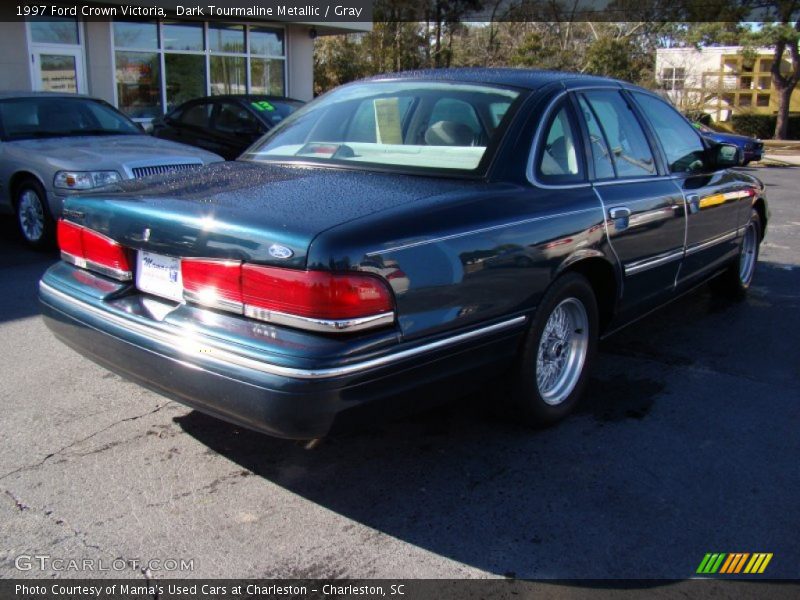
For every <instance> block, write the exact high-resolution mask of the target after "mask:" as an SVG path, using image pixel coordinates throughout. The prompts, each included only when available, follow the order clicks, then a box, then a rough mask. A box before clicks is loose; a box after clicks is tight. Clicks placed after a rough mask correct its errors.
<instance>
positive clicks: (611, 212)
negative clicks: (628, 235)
mask: <svg viewBox="0 0 800 600" xmlns="http://www.w3.org/2000/svg"><path fill="white" fill-rule="evenodd" d="M608 216H609V217H610V218H611V220H612V221H614V230H615V231H622V230H623V229H627V228H628V225H630V216H631V209H630V208H628V207H627V206H612V207H611V208H609V209H608Z"/></svg>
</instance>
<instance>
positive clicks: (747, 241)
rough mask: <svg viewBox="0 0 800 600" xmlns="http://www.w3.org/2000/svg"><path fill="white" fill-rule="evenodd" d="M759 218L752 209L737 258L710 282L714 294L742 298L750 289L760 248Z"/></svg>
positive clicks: (756, 212) (760, 229) (760, 230)
mask: <svg viewBox="0 0 800 600" xmlns="http://www.w3.org/2000/svg"><path fill="white" fill-rule="evenodd" d="M762 231H763V230H762V228H761V216H760V215H759V214H758V211H757V210H755V209H753V210H752V211H751V212H750V221H749V222H748V223H747V226H746V227H745V229H744V235H743V236H742V242H741V244H740V245H739V258H738V260H737V261H736V262H735V263H732V264H731V265H730V266H729V267H728V269H727V270H726V271H725V272H724V273H722V274H721V275H720V276H719V277H717V278H716V279H715V280H713V281H712V287H713V289H714V291H715V292H717V293H719V294H722V295H725V296H728V297H734V298H743V297H744V296H745V294H747V290H749V289H750V285H751V284H752V282H753V276H754V275H755V271H756V264H757V263H758V252H759V248H760V247H761V232H762Z"/></svg>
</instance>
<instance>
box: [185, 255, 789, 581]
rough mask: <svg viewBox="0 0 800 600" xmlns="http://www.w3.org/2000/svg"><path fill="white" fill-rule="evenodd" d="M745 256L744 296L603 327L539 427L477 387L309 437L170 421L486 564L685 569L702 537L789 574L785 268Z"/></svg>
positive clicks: (613, 570) (282, 476)
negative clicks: (583, 384) (608, 333)
mask: <svg viewBox="0 0 800 600" xmlns="http://www.w3.org/2000/svg"><path fill="white" fill-rule="evenodd" d="M760 267H761V268H760V271H759V273H758V275H757V280H756V284H755V287H754V289H753V290H752V293H751V295H750V297H749V298H748V300H746V301H744V302H730V301H720V300H717V299H716V298H715V297H714V296H712V295H711V294H710V293H709V291H708V290H707V289H706V288H703V289H701V290H699V291H698V292H695V293H693V294H690V295H688V296H686V297H684V298H682V299H680V300H679V301H677V302H675V303H673V304H672V305H671V306H669V307H667V308H665V309H664V310H662V311H660V312H659V313H657V314H655V315H653V316H651V317H649V318H647V319H645V320H642V321H640V322H638V323H637V324H635V325H633V326H631V327H629V328H628V329H626V330H624V331H623V332H620V333H619V334H617V335H616V336H613V337H612V338H610V339H609V340H607V341H606V342H604V343H603V345H602V348H601V355H600V359H599V361H598V362H599V364H598V365H596V369H595V375H594V378H593V379H592V381H591V383H590V388H589V393H588V394H587V399H586V402H585V404H584V406H583V408H582V410H581V411H580V412H579V414H577V415H575V416H574V417H573V418H571V419H569V420H568V421H566V422H564V423H563V424H561V425H559V426H557V427H555V428H551V429H548V430H542V431H533V430H530V429H527V428H524V427H522V426H521V425H517V424H515V423H514V422H513V420H511V419H509V418H507V417H506V416H504V415H503V414H502V410H498V408H497V404H496V402H494V401H489V398H490V397H491V396H492V393H491V390H488V389H487V390H483V391H480V392H476V393H475V394H474V395H473V396H470V397H468V398H461V399H456V400H453V401H452V402H450V403H449V404H447V405H445V406H442V407H439V408H437V409H435V410H431V411H429V412H426V413H424V414H420V415H416V416H413V417H409V418H406V419H403V420H399V421H395V422H392V423H383V424H379V425H376V426H375V427H374V428H373V429H372V430H369V431H361V432H358V433H354V434H351V435H347V436H341V437H336V438H332V439H328V440H325V441H324V442H323V444H322V445H321V446H320V447H319V448H317V449H315V450H312V451H307V450H303V449H302V448H301V446H300V445H298V444H295V443H292V442H287V441H283V440H277V439H272V438H269V437H267V436H264V435H261V434H257V433H253V432H250V431H247V430H242V429H239V428H237V427H235V426H232V425H229V424H226V423H224V422H221V421H218V420H216V419H213V418H210V417H206V416H204V415H202V414H200V413H198V412H196V411H195V412H191V413H189V414H187V415H186V416H184V417H180V418H177V419H176V422H177V423H178V424H179V425H180V426H181V427H182V428H183V429H184V430H185V431H186V432H187V433H189V434H190V435H192V436H194V437H195V438H196V439H197V440H199V441H200V442H201V443H203V444H205V445H206V446H208V447H209V448H210V449H211V450H212V451H214V452H217V453H220V454H222V455H223V456H225V457H227V458H228V459H230V460H231V461H233V462H235V463H237V464H238V465H241V466H242V467H243V468H244V469H246V470H245V471H243V472H242V474H241V476H242V477H246V476H249V475H251V472H252V473H254V474H256V475H258V476H261V477H263V478H266V479H267V480H269V481H271V482H273V483H275V484H277V485H280V486H282V487H284V488H285V489H287V490H289V491H291V492H293V493H295V494H298V495H300V496H302V497H304V498H306V499H308V500H310V501H312V502H315V503H317V504H319V505H321V506H323V507H325V508H327V509H330V510H332V511H335V512H337V513H339V514H341V515H344V516H346V517H348V518H350V519H352V520H355V521H357V522H359V523H362V524H364V525H366V526H368V527H370V528H373V529H375V530H377V531H380V532H383V533H385V534H388V535H391V536H393V537H396V538H398V539H401V540H404V541H406V542H408V543H410V544H413V545H415V546H419V547H421V548H424V549H426V550H429V551H431V552H434V553H436V554H438V555H441V556H444V557H448V558H451V559H453V560H456V561H459V562H462V563H465V564H467V565H470V566H473V567H477V568H479V569H483V570H486V571H489V572H491V573H495V574H498V575H505V576H508V577H519V578H556V579H563V578H575V577H580V578H609V577H611V578H620V577H621V578H631V577H644V578H686V577H691V576H693V575H694V572H695V569H696V568H697V565H698V563H699V561H700V560H701V559H702V557H703V555H704V553H705V552H740V551H748V552H753V551H759V552H763V551H767V552H774V553H775V559H773V563H772V564H771V566H770V571H771V576H772V577H787V578H788V577H796V576H797V572H796V565H795V564H794V559H793V558H792V557H793V556H795V555H796V548H793V547H791V546H788V545H787V544H790V543H791V540H790V538H791V536H788V537H787V536H786V535H785V532H786V530H787V529H786V528H787V527H789V528H793V530H797V529H798V525H800V523H798V518H797V517H796V510H795V509H796V506H795V505H794V501H793V499H796V498H797V497H800V472H798V469H797V465H796V456H797V454H798V451H800V442H799V441H798V437H797V435H796V432H797V428H798V425H800V413H799V412H798V408H797V407H798V405H800V392H798V389H797V386H796V381H797V377H798V375H799V374H798V371H797V369H798V365H800V352H799V351H798V349H797V347H796V336H790V335H787V331H800V311H798V310H797V309H798V308H800V306H798V305H799V304H800V269H792V268H790V267H788V266H783V265H774V264H768V263H761V264H760ZM775 314H783V315H785V317H784V319H782V320H780V321H777V320H775V318H774V315H775ZM765 505H769V510H768V511H766V510H758V507H759V506H762V507H763V506H765ZM754 511H755V512H757V513H758V515H757V517H756V516H755V512H754ZM781 556H783V557H784V560H783V562H782V561H781V559H780V557H781ZM788 559H791V560H788ZM577 584H578V585H580V583H579V582H578V583H577ZM643 585H647V584H643Z"/></svg>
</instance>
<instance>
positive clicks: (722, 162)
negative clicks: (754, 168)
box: [711, 144, 742, 169]
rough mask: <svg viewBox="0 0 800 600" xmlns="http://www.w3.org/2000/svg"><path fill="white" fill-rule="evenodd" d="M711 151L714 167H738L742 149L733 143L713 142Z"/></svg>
mask: <svg viewBox="0 0 800 600" xmlns="http://www.w3.org/2000/svg"><path fill="white" fill-rule="evenodd" d="M711 152H712V156H713V159H714V167H715V168H716V169H727V168H728V167H738V166H739V165H740V164H741V162H742V150H741V149H740V148H739V146H736V145H735V144H715V145H714V146H713V147H712V148H711Z"/></svg>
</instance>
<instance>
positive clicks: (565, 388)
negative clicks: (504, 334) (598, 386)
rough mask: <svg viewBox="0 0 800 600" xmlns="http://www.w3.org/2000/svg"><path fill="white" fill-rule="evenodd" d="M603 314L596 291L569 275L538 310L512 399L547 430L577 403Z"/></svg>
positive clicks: (525, 415) (555, 285) (532, 421)
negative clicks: (598, 306) (599, 310)
mask: <svg viewBox="0 0 800 600" xmlns="http://www.w3.org/2000/svg"><path fill="white" fill-rule="evenodd" d="M597 337H598V310H597V300H596V298H595V295H594V291H593V290H592V286H591V285H589V282H588V281H587V280H586V278H585V277H583V276H582V275H579V274H577V273H570V274H567V275H564V276H562V277H560V278H559V279H557V280H556V281H555V282H554V283H553V285H552V286H551V287H550V289H549V290H548V291H547V292H546V293H545V295H544V297H543V298H542V302H541V304H540V305H539V307H538V309H537V310H536V319H535V320H534V321H533V323H532V324H531V327H530V329H529V331H528V334H527V337H526V339H525V343H524V346H523V349H522V354H521V357H520V365H519V367H518V369H517V371H516V373H515V375H514V381H513V390H512V398H513V400H514V404H515V405H516V406H517V408H518V409H519V412H520V413H521V414H522V416H523V418H524V419H525V420H526V421H527V422H528V423H529V424H531V425H534V426H537V427H544V426H547V425H552V424H554V423H556V422H558V421H560V420H561V419H563V418H564V417H566V416H567V415H568V414H569V413H570V412H572V410H573V409H574V408H575V406H576V405H577V404H578V401H579V400H580V397H581V395H582V394H583V390H584V388H585V387H586V381H587V379H588V373H589V372H590V370H591V368H592V365H593V363H594V358H595V355H596V353H597Z"/></svg>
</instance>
